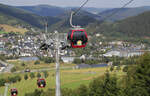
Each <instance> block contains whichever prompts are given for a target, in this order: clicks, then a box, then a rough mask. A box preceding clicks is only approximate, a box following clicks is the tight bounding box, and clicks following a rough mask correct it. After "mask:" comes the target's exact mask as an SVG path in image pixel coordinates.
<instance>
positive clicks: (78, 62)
mask: <svg viewBox="0 0 150 96" xmlns="http://www.w3.org/2000/svg"><path fill="white" fill-rule="evenodd" d="M73 63H74V64H81V63H82V61H81V59H78V58H75V59H74V61H73Z"/></svg>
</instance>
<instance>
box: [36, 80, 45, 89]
mask: <svg viewBox="0 0 150 96" xmlns="http://www.w3.org/2000/svg"><path fill="white" fill-rule="evenodd" d="M37 85H38V87H39V88H44V87H45V86H46V81H45V79H38V80H37Z"/></svg>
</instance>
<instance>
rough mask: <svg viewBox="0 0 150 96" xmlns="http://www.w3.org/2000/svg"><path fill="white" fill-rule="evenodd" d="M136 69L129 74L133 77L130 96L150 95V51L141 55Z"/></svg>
mask: <svg viewBox="0 0 150 96" xmlns="http://www.w3.org/2000/svg"><path fill="white" fill-rule="evenodd" d="M132 69H133V68H132ZM134 70H135V71H133V72H132V74H130V75H129V76H131V77H130V78H132V83H131V86H130V89H131V90H128V91H129V92H128V93H130V94H129V96H150V87H149V86H150V53H146V54H144V55H143V56H142V57H140V59H139V60H138V62H137V66H136V67H134ZM129 72H130V73H131V71H129ZM130 82H131V81H130Z"/></svg>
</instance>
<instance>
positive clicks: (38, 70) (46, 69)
mask: <svg viewBox="0 0 150 96" xmlns="http://www.w3.org/2000/svg"><path fill="white" fill-rule="evenodd" d="M69 68H72V67H60V69H69ZM55 69H56V68H44V69H32V70H31V71H30V72H43V71H51V70H55ZM14 73H25V70H22V71H17V72H14Z"/></svg>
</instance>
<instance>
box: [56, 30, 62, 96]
mask: <svg viewBox="0 0 150 96" xmlns="http://www.w3.org/2000/svg"><path fill="white" fill-rule="evenodd" d="M55 34H56V38H55V39H56V41H55V42H56V47H55V51H56V52H55V53H56V93H55V96H61V91H60V69H59V67H60V63H59V53H60V49H59V45H60V42H59V34H58V31H55Z"/></svg>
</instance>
